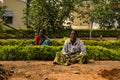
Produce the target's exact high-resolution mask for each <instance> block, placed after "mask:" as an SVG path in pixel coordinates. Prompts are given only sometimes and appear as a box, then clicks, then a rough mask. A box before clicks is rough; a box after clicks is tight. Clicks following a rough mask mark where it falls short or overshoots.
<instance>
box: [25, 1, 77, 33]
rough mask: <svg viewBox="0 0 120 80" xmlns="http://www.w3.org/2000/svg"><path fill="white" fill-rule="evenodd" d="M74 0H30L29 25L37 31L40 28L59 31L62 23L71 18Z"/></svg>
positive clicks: (54, 31)
mask: <svg viewBox="0 0 120 80" xmlns="http://www.w3.org/2000/svg"><path fill="white" fill-rule="evenodd" d="M74 6H75V0H32V1H31V3H30V7H29V13H28V15H27V16H26V17H28V19H29V21H28V23H29V25H30V26H31V27H33V28H34V30H35V31H36V33H38V31H39V29H40V28H45V29H46V30H47V31H48V32H52V33H53V34H55V33H60V32H59V31H60V30H62V29H63V27H62V24H63V22H64V21H65V20H66V19H67V18H71V12H72V11H73V10H74Z"/></svg>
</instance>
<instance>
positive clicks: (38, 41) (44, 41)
mask: <svg viewBox="0 0 120 80" xmlns="http://www.w3.org/2000/svg"><path fill="white" fill-rule="evenodd" d="M45 33H46V30H45V29H41V30H40V31H39V35H37V36H36V37H35V45H51V41H50V39H49V38H48V36H46V35H45Z"/></svg>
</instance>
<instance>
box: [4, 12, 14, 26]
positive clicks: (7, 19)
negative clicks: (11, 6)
mask: <svg viewBox="0 0 120 80" xmlns="http://www.w3.org/2000/svg"><path fill="white" fill-rule="evenodd" d="M3 21H5V23H6V24H12V23H13V12H12V11H6V12H5V13H4V14H3Z"/></svg>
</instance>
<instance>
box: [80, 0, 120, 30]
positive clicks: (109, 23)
mask: <svg viewBox="0 0 120 80" xmlns="http://www.w3.org/2000/svg"><path fill="white" fill-rule="evenodd" d="M119 3H120V0H91V1H83V2H82V3H80V4H79V6H78V14H79V18H80V19H83V18H86V20H84V22H85V23H88V24H91V22H96V23H99V25H100V27H101V28H112V27H113V26H114V25H113V24H114V22H115V20H117V21H119V20H120V14H119V9H120V7H118V6H117V5H119Z"/></svg>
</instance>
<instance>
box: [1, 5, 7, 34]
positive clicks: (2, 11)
mask: <svg viewBox="0 0 120 80" xmlns="http://www.w3.org/2000/svg"><path fill="white" fill-rule="evenodd" d="M5 9H6V6H3V5H1V6H0V32H2V31H3V23H4V22H3V20H2V17H3V13H4V12H5Z"/></svg>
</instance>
